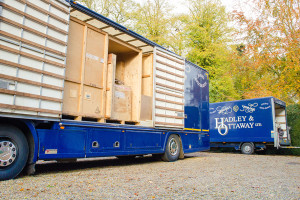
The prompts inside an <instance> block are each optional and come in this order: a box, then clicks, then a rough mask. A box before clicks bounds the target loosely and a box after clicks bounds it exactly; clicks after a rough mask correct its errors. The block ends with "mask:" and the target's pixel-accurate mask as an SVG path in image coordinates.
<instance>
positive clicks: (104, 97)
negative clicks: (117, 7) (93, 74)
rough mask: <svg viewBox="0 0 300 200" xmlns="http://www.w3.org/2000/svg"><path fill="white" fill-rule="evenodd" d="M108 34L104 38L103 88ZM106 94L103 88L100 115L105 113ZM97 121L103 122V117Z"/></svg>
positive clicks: (104, 85)
mask: <svg viewBox="0 0 300 200" xmlns="http://www.w3.org/2000/svg"><path fill="white" fill-rule="evenodd" d="M107 62H108V34H105V38H104V68H103V73H102V80H103V88H106V89H107V71H108V64H107ZM106 94H107V90H103V92H102V98H101V99H102V101H101V103H102V104H101V112H100V114H101V116H104V115H105V114H106V107H105V106H106ZM99 122H104V119H101V120H99Z"/></svg>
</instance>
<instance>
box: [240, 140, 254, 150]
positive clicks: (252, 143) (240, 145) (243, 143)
mask: <svg viewBox="0 0 300 200" xmlns="http://www.w3.org/2000/svg"><path fill="white" fill-rule="evenodd" d="M245 143H249V144H252V145H253V148H254V149H255V144H254V142H241V143H240V145H239V149H237V150H241V147H242V145H243V144H245Z"/></svg>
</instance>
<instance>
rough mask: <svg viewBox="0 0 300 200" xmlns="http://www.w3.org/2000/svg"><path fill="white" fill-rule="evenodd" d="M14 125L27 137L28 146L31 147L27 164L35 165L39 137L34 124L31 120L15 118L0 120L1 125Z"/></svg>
mask: <svg viewBox="0 0 300 200" xmlns="http://www.w3.org/2000/svg"><path fill="white" fill-rule="evenodd" d="M1 123H2V124H3V123H4V124H5V125H12V126H15V127H17V128H18V129H20V130H21V131H22V132H23V134H24V135H25V137H26V139H27V142H28V146H29V155H28V161H27V164H33V163H35V162H36V161H37V158H38V136H37V132H36V129H35V126H34V123H33V122H32V121H31V120H22V119H15V118H12V119H10V118H0V124H1Z"/></svg>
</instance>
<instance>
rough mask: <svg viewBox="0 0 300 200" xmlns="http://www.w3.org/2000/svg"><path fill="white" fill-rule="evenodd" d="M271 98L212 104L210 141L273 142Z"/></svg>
mask: <svg viewBox="0 0 300 200" xmlns="http://www.w3.org/2000/svg"><path fill="white" fill-rule="evenodd" d="M272 109H273V104H272V98H271V97H270V98H261V99H249V100H242V101H232V102H222V103H212V104H210V136H211V140H210V141H211V142H274V131H275V130H274V125H273V124H274V123H273V116H272Z"/></svg>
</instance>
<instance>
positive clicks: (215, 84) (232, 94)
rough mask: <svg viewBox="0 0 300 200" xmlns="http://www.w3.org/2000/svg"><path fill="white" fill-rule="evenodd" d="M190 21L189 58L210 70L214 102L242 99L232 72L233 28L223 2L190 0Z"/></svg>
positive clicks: (211, 92) (188, 21)
mask: <svg viewBox="0 0 300 200" xmlns="http://www.w3.org/2000/svg"><path fill="white" fill-rule="evenodd" d="M189 2H190V13H189V17H188V18H187V21H186V28H185V33H186V45H187V49H188V54H187V58H188V59H189V60H191V61H192V62H194V63H196V64H198V65H199V66H200V67H203V68H205V69H207V70H208V71H209V74H210V99H211V102H216V101H226V100H234V99H239V98H240V97H239V95H238V93H237V92H236V90H235V88H234V83H233V80H232V77H231V74H230V73H229V71H230V67H231V65H230V59H229V58H230V48H229V46H228V45H227V43H228V42H229V40H227V38H228V36H229V34H230V33H231V29H230V28H229V27H228V22H229V17H228V14H227V13H226V11H225V7H224V6H222V4H221V2H220V1H219V0H212V1H205V0H190V1H189Z"/></svg>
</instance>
